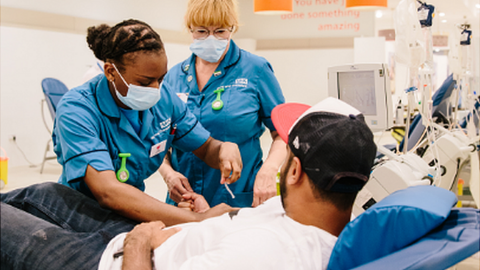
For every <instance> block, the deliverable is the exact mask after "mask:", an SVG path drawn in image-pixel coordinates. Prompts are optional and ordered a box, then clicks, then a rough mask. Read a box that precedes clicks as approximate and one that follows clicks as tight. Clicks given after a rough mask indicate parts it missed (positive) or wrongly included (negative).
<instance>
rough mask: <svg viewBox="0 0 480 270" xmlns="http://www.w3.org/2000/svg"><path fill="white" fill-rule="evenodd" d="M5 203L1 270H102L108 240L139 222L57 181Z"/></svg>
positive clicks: (1, 197) (6, 197) (5, 197)
mask: <svg viewBox="0 0 480 270" xmlns="http://www.w3.org/2000/svg"><path fill="white" fill-rule="evenodd" d="M0 201H1V208H0V214H1V230H0V231H1V237H0V239H1V246H0V251H1V254H0V255H1V257H0V260H1V261H0V269H52V270H54V269H97V268H98V264H99V262H100V258H101V256H102V253H103V251H104V249H105V248H106V246H107V244H108V242H109V241H110V240H111V239H112V238H113V237H115V236H116V235H117V234H119V233H122V232H128V231H130V230H132V229H133V227H134V226H135V225H136V224H138V223H137V222H135V221H132V220H129V219H127V218H125V217H122V216H120V215H117V214H115V213H113V212H112V211H110V210H107V209H104V208H101V207H100V205H99V204H98V203H97V201H95V200H92V199H90V198H88V197H86V196H85V195H83V194H82V193H80V192H78V191H76V190H73V189H71V188H69V187H66V186H63V185H60V184H57V183H44V184H38V185H33V186H30V187H27V188H24V189H18V190H14V191H11V192H8V193H3V194H0Z"/></svg>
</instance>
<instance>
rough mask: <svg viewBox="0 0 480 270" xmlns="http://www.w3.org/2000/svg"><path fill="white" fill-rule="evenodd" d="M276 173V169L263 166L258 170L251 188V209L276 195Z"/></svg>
mask: <svg viewBox="0 0 480 270" xmlns="http://www.w3.org/2000/svg"><path fill="white" fill-rule="evenodd" d="M277 172H278V169H276V168H268V167H267V166H265V165H264V166H262V167H261V168H260V170H259V171H258V173H257V177H256V179H255V184H254V186H253V203H252V207H257V206H259V205H260V204H262V203H263V202H265V201H266V200H268V199H270V198H271V197H273V196H275V195H277Z"/></svg>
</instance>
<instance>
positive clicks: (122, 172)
mask: <svg viewBox="0 0 480 270" xmlns="http://www.w3.org/2000/svg"><path fill="white" fill-rule="evenodd" d="M118 156H119V157H121V158H122V164H121V165H120V169H118V171H117V179H118V181H120V182H122V183H125V182H127V180H128V178H129V177H130V173H129V172H128V170H127V158H128V157H130V156H131V154H130V153H120V154H118Z"/></svg>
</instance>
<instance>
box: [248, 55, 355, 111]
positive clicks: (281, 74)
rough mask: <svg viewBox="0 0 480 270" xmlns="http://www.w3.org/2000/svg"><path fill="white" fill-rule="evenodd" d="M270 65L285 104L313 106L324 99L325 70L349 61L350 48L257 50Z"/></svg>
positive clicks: (325, 85) (351, 56)
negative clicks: (293, 103) (278, 83)
mask: <svg viewBox="0 0 480 270" xmlns="http://www.w3.org/2000/svg"><path fill="white" fill-rule="evenodd" d="M256 54H258V55H260V56H263V57H265V58H266V59H267V60H268V61H269V62H270V63H271V64H272V66H273V70H274V72H275V75H276V76H277V79H278V81H279V82H280V86H281V87H282V90H283V94H284V95H285V99H286V101H287V102H300V103H306V104H310V105H314V104H316V103H317V102H319V101H320V100H322V99H324V98H326V97H327V96H328V89H327V87H328V81H327V74H328V67H330V66H335V65H343V64H348V63H352V62H353V49H310V50H270V51H257V52H256Z"/></svg>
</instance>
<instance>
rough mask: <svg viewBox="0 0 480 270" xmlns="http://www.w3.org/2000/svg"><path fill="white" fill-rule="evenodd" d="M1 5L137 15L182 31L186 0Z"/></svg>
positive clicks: (114, 17) (95, 15)
mask: <svg viewBox="0 0 480 270" xmlns="http://www.w3.org/2000/svg"><path fill="white" fill-rule="evenodd" d="M1 4H2V6H7V7H13V8H21V9H27V10H35V11H42V12H48V13H55V14H62V15H68V16H73V17H80V18H87V19H94V20H100V21H111V22H119V21H122V20H125V19H129V18H134V19H139V20H142V21H145V22H147V23H148V24H150V25H151V26H153V27H155V28H161V29H167V30H175V31H180V30H182V29H183V16H184V14H185V11H186V8H187V0H155V1H151V0H135V1H130V0H101V1H98V0H81V1H79V0H2V1H1Z"/></svg>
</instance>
